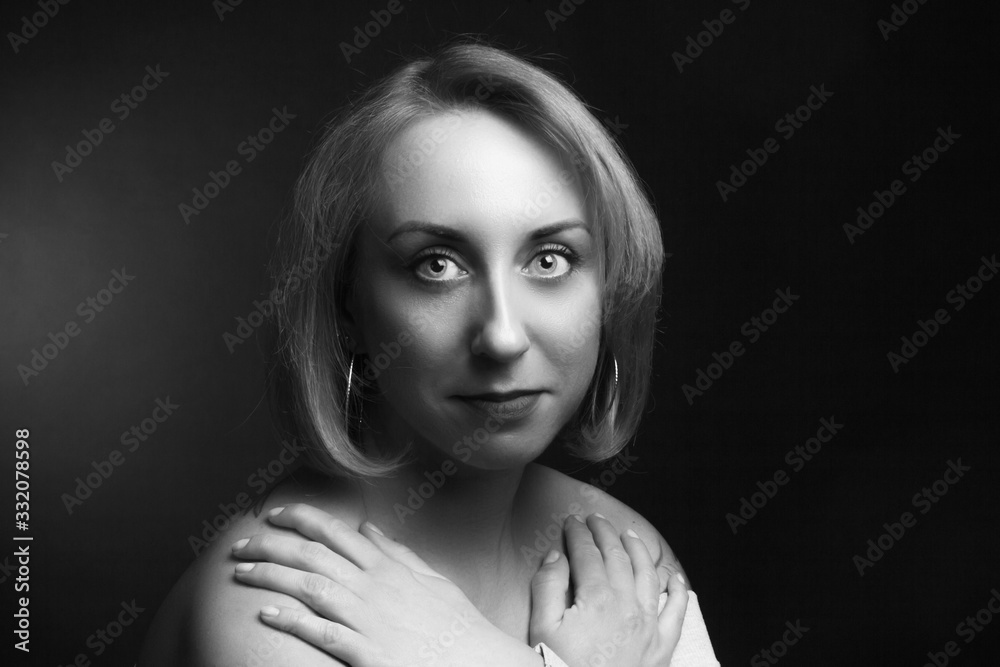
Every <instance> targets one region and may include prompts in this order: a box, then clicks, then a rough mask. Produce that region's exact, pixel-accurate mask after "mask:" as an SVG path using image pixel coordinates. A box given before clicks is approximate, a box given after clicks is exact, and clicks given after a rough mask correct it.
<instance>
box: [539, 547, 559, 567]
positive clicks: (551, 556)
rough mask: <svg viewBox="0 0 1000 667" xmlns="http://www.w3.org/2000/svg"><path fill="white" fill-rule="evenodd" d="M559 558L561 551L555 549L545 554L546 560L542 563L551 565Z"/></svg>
mask: <svg viewBox="0 0 1000 667" xmlns="http://www.w3.org/2000/svg"><path fill="white" fill-rule="evenodd" d="M557 560H559V552H558V551H555V550H553V551H550V552H549V553H547V554H546V555H545V560H543V561H542V565H551V564H552V563H554V562H556V561H557Z"/></svg>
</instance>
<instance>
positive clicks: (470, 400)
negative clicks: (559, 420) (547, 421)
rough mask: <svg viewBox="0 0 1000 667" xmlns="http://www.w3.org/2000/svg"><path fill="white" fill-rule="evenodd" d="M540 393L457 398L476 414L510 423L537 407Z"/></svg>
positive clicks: (507, 392) (514, 392) (516, 392)
mask: <svg viewBox="0 0 1000 667" xmlns="http://www.w3.org/2000/svg"><path fill="white" fill-rule="evenodd" d="M541 395H542V393H541V392H540V391H530V390H521V391H505V392H488V393H485V394H475V395H471V396H459V397H458V398H459V399H460V400H461V401H463V402H464V403H466V404H467V405H469V406H470V407H472V408H474V409H475V410H477V411H478V412H481V413H484V414H486V415H487V416H489V417H493V418H494V419H496V420H497V421H502V422H504V421H511V420H514V419H521V418H523V417H526V416H527V415H528V414H530V413H531V411H532V410H534V408H535V406H536V405H538V399H539V397H540V396H541Z"/></svg>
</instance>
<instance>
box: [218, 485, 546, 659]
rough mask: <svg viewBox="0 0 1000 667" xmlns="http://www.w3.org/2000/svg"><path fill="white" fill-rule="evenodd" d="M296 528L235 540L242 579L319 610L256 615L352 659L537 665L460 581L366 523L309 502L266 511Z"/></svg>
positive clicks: (528, 651) (278, 609)
mask: <svg viewBox="0 0 1000 667" xmlns="http://www.w3.org/2000/svg"><path fill="white" fill-rule="evenodd" d="M270 521H271V522H272V523H274V524H276V525H278V526H282V527H285V528H290V529H293V530H296V531H298V532H299V533H301V534H302V535H304V536H306V537H308V538H310V539H311V540H314V541H312V542H307V541H304V540H302V538H301V537H299V536H293V535H289V536H287V537H286V536H277V535H255V536H254V537H252V538H250V539H249V540H241V541H240V542H237V543H236V544H235V545H233V553H234V554H235V555H236V557H238V558H241V559H245V560H252V561H258V562H255V563H247V562H245V563H240V564H239V565H237V566H236V577H237V579H239V580H240V581H242V582H244V583H247V584H250V585H253V586H259V587H262V588H268V589H270V590H273V591H278V592H280V593H285V594H287V595H290V596H292V597H294V598H297V599H299V600H301V601H302V602H303V603H305V604H306V605H308V606H309V607H310V608H312V609H313V610H314V611H315V612H316V614H310V613H308V612H302V611H298V610H294V609H290V608H287V607H265V608H264V609H262V610H261V620H263V621H264V622H265V623H267V624H268V625H270V626H272V627H274V628H277V629H279V630H283V631H285V632H289V633H291V634H294V635H296V636H297V637H299V638H301V639H303V640H304V641H306V642H308V643H310V644H312V645H313V646H315V647H317V648H319V649H321V650H323V651H325V652H326V653H328V654H330V655H332V656H334V657H335V658H338V659H339V660H341V661H343V662H348V663H350V664H351V665H353V667H403V666H409V665H424V664H430V663H432V662H433V664H435V665H455V666H458V665H490V666H497V667H499V666H501V665H503V666H508V667H510V666H514V665H518V666H520V665H532V664H536V663H537V664H539V665H540V664H541V661H542V660H541V657H540V656H539V655H538V654H536V653H535V652H534V651H533V650H532V649H531V648H529V647H528V646H526V645H524V644H522V643H521V642H519V641H517V640H516V639H514V638H512V637H509V636H508V635H506V634H504V633H503V632H502V631H500V630H499V629H497V628H496V627H494V626H493V625H492V624H491V623H490V622H489V621H488V620H486V618H485V617H483V616H482V614H480V613H479V611H478V610H477V609H476V608H475V606H473V604H472V603H471V602H470V601H469V600H468V598H467V597H466V596H465V594H464V593H462V591H461V589H459V587H458V586H456V585H455V584H453V583H452V582H451V581H449V580H448V579H446V578H444V577H442V576H441V575H440V574H438V573H437V572H435V571H434V570H432V569H431V568H430V567H429V566H428V565H427V564H426V563H425V562H424V561H423V560H422V559H420V557H418V556H417V555H416V554H414V553H413V552H412V551H410V550H409V549H407V548H406V547H404V546H403V545H401V544H398V543H396V542H393V541H392V540H390V539H389V538H387V537H385V536H384V535H382V534H381V532H378V531H377V529H375V528H374V526H371V524H365V525H364V526H362V527H361V530H360V532H359V531H356V530H354V529H353V528H351V527H350V526H348V525H347V524H346V523H344V522H343V521H340V520H338V519H335V518H333V517H331V516H330V515H329V514H327V513H326V512H323V511H322V510H319V509H317V508H315V507H312V506H310V505H302V504H295V505H289V506H288V507H285V508H275V509H273V510H271V514H270Z"/></svg>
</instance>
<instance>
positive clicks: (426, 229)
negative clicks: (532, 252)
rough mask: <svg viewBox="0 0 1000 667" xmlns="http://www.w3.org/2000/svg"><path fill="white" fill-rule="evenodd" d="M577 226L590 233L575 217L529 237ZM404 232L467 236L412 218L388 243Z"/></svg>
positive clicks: (460, 238) (458, 238)
mask: <svg viewBox="0 0 1000 667" xmlns="http://www.w3.org/2000/svg"><path fill="white" fill-rule="evenodd" d="M576 228H580V229H583V230H584V231H585V232H587V233H588V234H589V233H590V229H588V227H587V225H586V223H584V222H583V220H579V219H576V218H573V219H570V220H560V221H559V222H553V223H552V224H549V225H545V226H544V227H539V228H538V229H535V230H533V231H532V232H531V235H530V237H529V238H531V240H533V241H534V240H537V239H541V238H545V237H546V236H552V235H553V234H558V233H559V232H562V231H566V230H567V229H576ZM404 234H429V235H431V236H437V237H439V238H443V239H448V240H450V241H465V236H464V235H463V234H462V233H461V232H459V231H458V230H457V229H455V228H453V227H448V226H446V225H439V224H436V223H433V222H422V221H419V220H410V221H408V222H404V223H403V224H402V225H400V226H399V228H398V229H397V230H396V231H394V232H393V233H392V234H390V235H389V238H388V239H386V243H391V242H392V241H393V239H395V238H396V237H398V236H402V235H404Z"/></svg>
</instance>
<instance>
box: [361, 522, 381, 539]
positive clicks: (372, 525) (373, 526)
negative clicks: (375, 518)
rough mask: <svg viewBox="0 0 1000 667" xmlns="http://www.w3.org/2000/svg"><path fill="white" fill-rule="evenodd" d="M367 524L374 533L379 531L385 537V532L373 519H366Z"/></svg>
mask: <svg viewBox="0 0 1000 667" xmlns="http://www.w3.org/2000/svg"><path fill="white" fill-rule="evenodd" d="M365 525H366V526H368V530H370V531H372V532H373V533H378V534H379V535H381V536H382V537H385V533H383V532H382V531H381V530H379V528H378V526H376V525H375V524H374V523H372V522H371V521H365Z"/></svg>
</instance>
